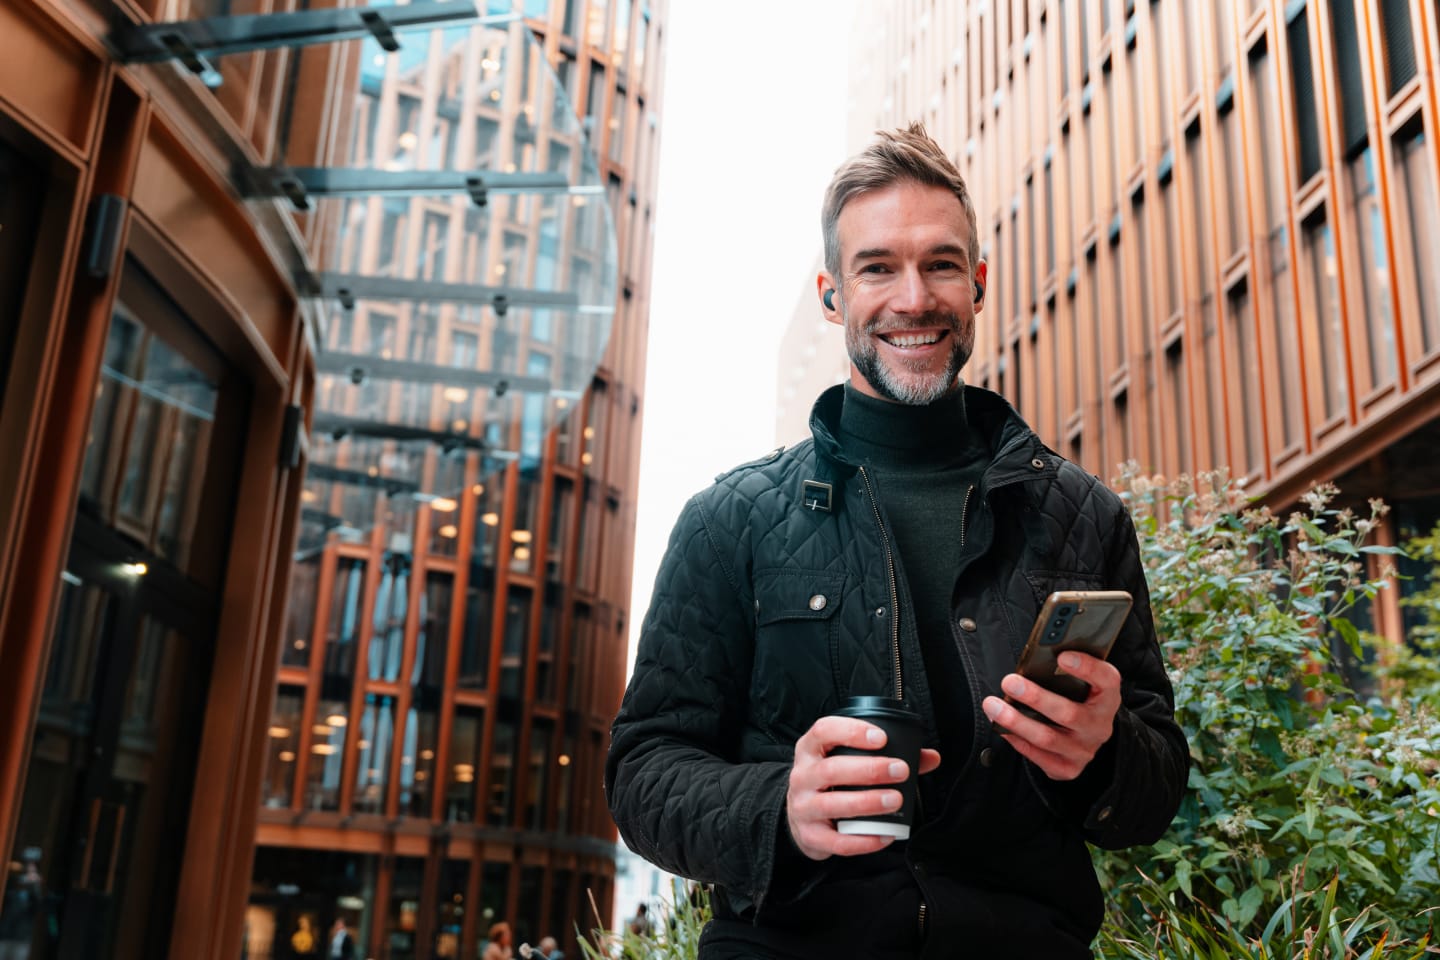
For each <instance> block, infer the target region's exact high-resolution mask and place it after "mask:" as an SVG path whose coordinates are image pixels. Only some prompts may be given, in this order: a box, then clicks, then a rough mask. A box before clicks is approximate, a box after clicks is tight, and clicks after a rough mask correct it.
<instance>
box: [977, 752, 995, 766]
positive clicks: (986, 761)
mask: <svg viewBox="0 0 1440 960" xmlns="http://www.w3.org/2000/svg"><path fill="white" fill-rule="evenodd" d="M994 762H995V751H994V750H992V749H990V748H989V747H986V748H985V749H984V750H981V751H980V766H982V767H988V766H990V764H992V763H994Z"/></svg>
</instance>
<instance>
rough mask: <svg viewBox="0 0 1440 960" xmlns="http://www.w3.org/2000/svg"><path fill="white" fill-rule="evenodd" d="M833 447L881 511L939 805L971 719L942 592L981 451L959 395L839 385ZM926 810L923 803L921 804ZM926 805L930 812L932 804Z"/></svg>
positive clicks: (986, 460) (955, 557) (985, 457)
mask: <svg viewBox="0 0 1440 960" xmlns="http://www.w3.org/2000/svg"><path fill="white" fill-rule="evenodd" d="M838 439H839V441H840V445H841V447H842V448H843V449H844V450H845V453H846V455H847V456H848V457H849V458H851V459H853V460H856V461H858V462H860V463H862V464H864V465H865V467H866V470H867V472H868V473H869V474H870V475H871V477H872V479H873V480H874V481H875V484H874V485H875V495H876V497H878V498H879V500H880V505H881V507H882V508H883V509H884V511H885V516H886V519H887V520H888V521H889V524H890V532H891V534H892V535H893V538H894V547H895V550H896V553H897V555H898V558H899V562H900V567H901V569H902V570H903V571H904V576H905V583H906V585H907V586H908V587H909V589H910V599H911V603H912V605H913V607H914V611H915V626H916V628H917V631H918V633H919V636H920V647H921V649H922V651H923V652H924V655H925V673H926V676H927V677H928V678H929V681H930V690H931V695H932V697H933V700H934V706H935V720H936V723H937V724H938V726H939V733H940V755H941V758H942V762H941V765H940V769H939V770H938V771H937V777H935V778H930V777H927V778H926V780H927V781H930V784H929V786H931V789H930V790H927V791H926V792H927V793H935V792H936V791H938V792H939V795H938V796H935V800H937V801H938V800H940V799H941V798H942V797H943V796H944V794H945V793H948V792H949V786H950V784H951V783H952V782H953V780H954V777H955V775H957V774H958V773H959V772H960V769H961V767H963V766H964V763H965V759H966V757H967V756H968V755H969V752H970V743H971V740H972V738H973V735H974V725H975V723H974V717H973V713H972V704H971V702H970V694H969V687H968V685H967V684H966V683H965V671H964V666H963V664H962V663H961V660H960V652H959V649H958V648H957V647H956V645H955V639H954V636H953V634H952V631H951V627H950V596H951V592H952V591H953V590H954V587H955V579H956V577H957V575H958V573H959V568H960V561H961V542H962V536H963V532H964V524H965V523H966V522H968V520H969V519H972V518H973V516H974V510H975V507H976V504H974V503H971V504H970V508H969V511H968V513H969V514H970V517H967V516H966V515H965V514H966V513H967V511H966V507H965V500H966V494H967V492H969V491H970V490H971V488H972V487H973V488H975V490H974V492H973V493H971V494H970V496H971V497H972V498H974V497H977V496H978V495H979V490H978V487H979V484H980V477H981V475H982V474H984V472H985V469H986V467H988V466H989V465H990V459H991V453H990V448H989V446H988V445H987V444H986V443H985V441H984V438H983V437H981V436H980V435H979V433H978V431H976V430H975V429H974V428H973V427H972V426H971V425H970V422H969V420H968V419H967V418H966V416H965V398H964V391H963V390H956V391H955V392H954V393H952V394H950V395H949V396H946V397H943V398H941V399H940V400H937V401H936V402H934V403H932V404H929V405H928V406H923V407H916V406H907V405H905V404H900V403H891V402H889V401H886V400H878V399H876V398H874V397H869V396H866V395H865V394H863V393H861V392H859V391H858V390H856V389H855V388H854V387H853V386H851V385H850V384H848V383H847V384H846V385H845V405H844V407H843V408H842V409H841V413H840V436H839V438H838ZM926 805H927V806H930V798H929V797H927V798H926ZM931 809H935V808H934V807H933V806H932V807H931Z"/></svg>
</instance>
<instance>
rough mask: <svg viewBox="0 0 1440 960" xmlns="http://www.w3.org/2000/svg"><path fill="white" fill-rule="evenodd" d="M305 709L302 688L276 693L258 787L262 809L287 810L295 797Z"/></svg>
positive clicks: (286, 689)
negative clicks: (296, 772) (298, 753)
mask: <svg viewBox="0 0 1440 960" xmlns="http://www.w3.org/2000/svg"><path fill="white" fill-rule="evenodd" d="M304 709H305V689H304V688H303V687H281V688H280V690H279V692H278V693H276V695H275V709H274V710H272V711H271V713H270V734H269V740H268V742H267V745H266V751H265V779H264V781H263V782H262V783H261V785H260V802H261V804H263V805H264V806H267V807H288V806H290V804H291V802H292V798H293V797H294V795H295V761H296V757H297V751H298V750H299V748H300V732H301V731H300V723H301V720H302V717H303V715H304Z"/></svg>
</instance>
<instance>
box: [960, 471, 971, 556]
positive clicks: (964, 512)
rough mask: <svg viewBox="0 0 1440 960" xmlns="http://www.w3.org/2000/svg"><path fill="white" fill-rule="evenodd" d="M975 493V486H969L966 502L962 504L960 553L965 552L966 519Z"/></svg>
mask: <svg viewBox="0 0 1440 960" xmlns="http://www.w3.org/2000/svg"><path fill="white" fill-rule="evenodd" d="M974 492H975V484H973V483H971V484H967V485H966V487H965V502H964V503H962V504H960V552H961V553H962V554H963V553H964V552H965V518H966V517H967V516H969V514H970V494H972V493H974Z"/></svg>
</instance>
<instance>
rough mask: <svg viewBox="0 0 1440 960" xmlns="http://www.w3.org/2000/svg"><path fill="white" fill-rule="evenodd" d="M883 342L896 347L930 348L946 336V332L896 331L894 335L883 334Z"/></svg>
mask: <svg viewBox="0 0 1440 960" xmlns="http://www.w3.org/2000/svg"><path fill="white" fill-rule="evenodd" d="M879 336H880V339H881V340H884V341H885V342H886V343H888V344H890V345H891V346H894V347H928V346H929V345H930V344H932V343H936V342H938V341H939V340H940V338H941V337H943V336H945V331H944V330H921V331H916V332H909V331H896V332H894V333H882V334H880V335H879Z"/></svg>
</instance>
